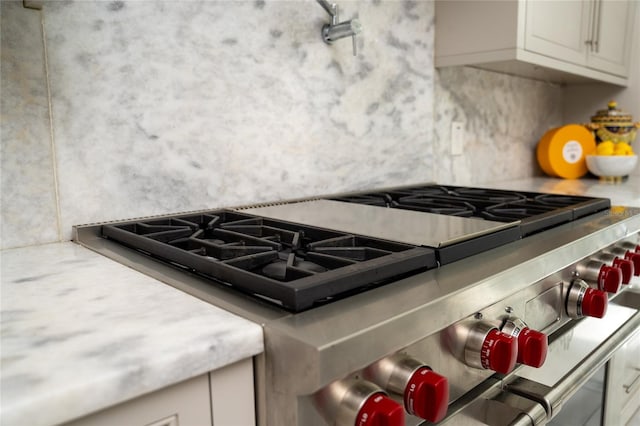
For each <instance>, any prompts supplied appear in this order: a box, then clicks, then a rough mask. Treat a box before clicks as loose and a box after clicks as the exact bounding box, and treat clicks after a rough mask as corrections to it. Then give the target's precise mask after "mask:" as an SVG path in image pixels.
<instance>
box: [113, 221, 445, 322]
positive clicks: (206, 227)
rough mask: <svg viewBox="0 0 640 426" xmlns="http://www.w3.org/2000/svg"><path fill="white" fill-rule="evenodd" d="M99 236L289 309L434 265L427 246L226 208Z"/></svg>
mask: <svg viewBox="0 0 640 426" xmlns="http://www.w3.org/2000/svg"><path fill="white" fill-rule="evenodd" d="M102 235H103V236H104V237H107V238H110V239H113V240H116V241H118V242H120V243H123V244H125V245H127V246H129V247H132V248H134V249H137V250H139V251H142V252H143V253H145V254H148V255H151V256H153V257H155V258H158V259H160V260H162V261H164V262H168V263H171V264H173V265H175V266H178V267H182V268H185V269H188V270H191V271H193V272H196V273H198V274H201V275H204V276H207V277H209V278H213V279H215V280H216V281H219V282H222V283H225V284H227V285H231V286H233V287H235V288H237V289H240V290H243V291H245V292H248V293H251V294H254V295H256V296H259V297H262V298H264V299H267V300H269V301H271V302H274V303H277V304H280V305H281V306H283V307H284V308H286V309H288V310H292V311H294V312H299V311H302V310H305V309H308V308H310V307H312V306H313V305H315V304H318V303H322V302H325V301H328V300H330V299H332V298H336V297H340V296H341V295H343V294H345V293H348V292H352V291H354V290H359V289H363V288H364V287H368V286H373V285H380V284H382V283H384V282H385V280H388V279H390V278H392V277H397V276H401V275H403V274H407V273H410V272H412V271H417V270H424V269H428V268H434V267H436V259H435V253H434V251H433V250H431V249H428V248H424V247H416V246H414V245H410V244H401V243H395V242H390V241H385V240H381V239H376V238H370V237H362V236H358V235H354V234H348V233H343V232H335V231H330V230H326V229H322V228H317V227H312V226H307V225H300V224H296V223H292V222H286V221H279V220H271V219H266V218H263V217H259V216H254V215H249V214H244V213H236V212H233V211H227V210H217V211H211V212H206V213H198V214H186V215H176V216H171V217H164V218H152V219H142V220H136V221H130V222H122V223H117V224H111V225H103V226H102Z"/></svg>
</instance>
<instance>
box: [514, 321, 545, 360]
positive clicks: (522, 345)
mask: <svg viewBox="0 0 640 426" xmlns="http://www.w3.org/2000/svg"><path fill="white" fill-rule="evenodd" d="M548 349H549V341H548V339H547V335H546V334H544V333H540V332H539V331H536V330H531V329H530V328H529V327H526V328H523V329H522V330H521V331H520V334H518V362H519V363H520V364H525V365H530V366H532V367H536V368H538V367H540V366H541V365H542V364H544V361H545V359H547V350H548Z"/></svg>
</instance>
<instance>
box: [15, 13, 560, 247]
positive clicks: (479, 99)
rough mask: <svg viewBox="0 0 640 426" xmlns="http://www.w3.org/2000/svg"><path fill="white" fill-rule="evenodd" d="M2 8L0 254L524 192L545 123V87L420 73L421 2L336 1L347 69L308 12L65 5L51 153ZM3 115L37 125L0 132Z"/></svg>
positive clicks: (56, 35) (555, 113)
mask: <svg viewBox="0 0 640 426" xmlns="http://www.w3.org/2000/svg"><path fill="white" fill-rule="evenodd" d="M12 4H13V6H11V5H12ZM19 6H20V2H2V13H3V15H2V16H3V22H2V24H3V25H2V43H3V46H2V48H3V49H2V55H3V56H2V57H3V61H2V66H3V73H2V78H3V79H2V84H3V86H2V89H3V97H2V101H3V103H2V105H3V107H2V114H3V121H2V133H3V134H2V137H3V144H2V154H3V157H2V184H3V185H2V202H3V203H2V223H3V225H2V232H3V235H2V247H3V248H7V247H15V246H21V245H30V244H37V243H44V242H49V241H52V240H60V239H62V240H68V239H70V238H71V229H72V226H73V225H76V224H82V223H90V222H96V221H108V220H115V219H124V218H131V217H138V216H146V215H155V214H163V213H171V212H181V211H188V210H195V209H204V208H217V207H223V206H232V205H239V204H246V203H256V202H260V201H275V200H279V199H290V198H296V197H304V196H314V195H321V194H327V193H335V192H339V191H349V190H357V189H370V188H373V187H380V186H391V185H398V184H408V183H416V182H424V181H431V180H436V181H438V182H441V183H447V184H482V183H486V182H491V181H494V180H504V179H505V178H507V179H508V178H519V177H527V176H532V175H535V174H537V173H539V170H538V169H537V165H536V164H535V156H534V155H533V152H534V149H535V145H536V143H537V140H538V139H539V137H540V135H541V134H542V133H543V132H544V130H545V129H547V128H549V127H553V126H556V125H559V124H561V107H560V105H561V102H562V89H561V88H560V87H558V86H554V85H548V84H545V83H541V82H537V81H532V80H527V79H522V78H518V77H511V76H506V75H500V74H495V73H491V72H487V71H482V70H477V69H473V68H462V67H456V68H446V69H441V70H435V69H434V68H433V37H434V28H433V22H434V7H433V2H432V1H419V2H408V1H402V2H400V1H380V0H371V1H344V4H341V6H342V9H341V17H342V19H350V18H352V17H358V18H359V19H360V21H361V22H362V25H363V27H364V31H363V34H362V36H361V37H358V39H357V40H358V49H359V52H358V56H357V57H356V58H354V57H353V56H352V51H351V40H350V39H345V40H339V41H337V42H336V43H335V44H334V45H332V46H328V45H325V44H324V43H323V42H322V41H321V40H320V35H319V32H320V28H321V27H322V25H323V24H324V23H325V22H327V15H326V13H325V11H324V10H323V9H322V8H321V7H320V6H319V5H318V4H317V3H316V2H315V1H312V0H307V1H261V0H257V1H234V2H230V1H206V0H203V1H188V2H152V1H77V2H73V1H64V2H47V3H46V5H45V8H44V11H43V12H42V13H43V17H44V19H43V20H44V29H45V35H46V37H45V41H46V45H47V53H48V55H47V57H48V65H49V80H50V84H51V107H52V108H51V114H52V117H53V126H52V128H53V135H54V142H55V144H53V143H52V141H51V138H50V136H49V119H48V107H47V105H46V101H47V97H46V79H45V75H44V65H43V57H44V50H43V45H42V43H40V44H41V46H40V48H39V49H40V50H38V49H36V48H35V47H34V48H31V47H29V48H19V49H18V48H14V47H12V46H14V44H15V43H25V42H29V43H31V44H37V41H38V37H40V38H41V37H42V33H41V32H38V31H41V30H38V28H37V27H34V28H35V30H34V31H31V30H29V31H27V29H29V28H30V26H29V25H31V26H33V25H39V24H38V22H37V21H38V19H39V18H36V19H35V20H34V21H33V22H31V23H30V24H27V23H25V22H22V21H20V19H18V20H15V19H14V18H13V16H14V15H18V14H24V13H25V9H21V8H20V7H19ZM26 12H28V13H33V14H34V15H33V16H35V15H37V14H39V13H40V12H34V11H26ZM9 15H11V18H10V19H9V18H5V17H7V16H9ZM36 30H37V31H36ZM23 33H28V35H26V36H25V34H23ZM12 43H13V44H12ZM5 46H8V47H6V48H5ZM25 52H29V56H28V57H25ZM11 64H13V65H11ZM9 66H20V67H22V68H25V67H26V69H28V70H30V71H29V72H27V71H24V70H21V71H20V72H13V73H8V72H7V73H5V68H7V67H9ZM7 69H8V68H7ZM33 71H38V72H37V73H32V72H33ZM9 76H11V79H9ZM5 88H7V89H6V91H5ZM5 93H7V94H8V95H7V96H5ZM11 93H13V94H14V96H13V98H11V97H10V94H11ZM36 99H37V101H36ZM14 101H15V102H18V103H19V102H22V103H26V104H29V105H30V104H34V105H37V108H23V109H28V111H29V113H28V114H27V113H25V114H14V115H9V113H10V112H11V111H12V109H11V107H9V105H11V106H13V103H14ZM16 110H17V109H16ZM34 111H37V113H35V112H34ZM454 119H455V120H459V121H463V122H464V123H465V126H466V128H465V141H464V143H465V151H464V153H463V155H461V156H456V157H452V156H451V155H450V143H449V138H450V134H449V133H450V125H451V121H452V120H454ZM20 129H22V130H20ZM25 129H28V131H26V130H25ZM52 146H55V158H56V161H55V162H54V161H53V158H54V157H53V153H52V150H51V147H52ZM52 164H53V166H52ZM54 166H55V167H54ZM54 171H55V172H56V173H57V177H58V180H57V182H56V180H55V179H54ZM56 189H57V191H56ZM23 212H29V214H33V212H37V215H39V216H38V217H37V218H36V219H37V220H35V221H32V220H31V218H30V217H28V216H26V215H23V214H22V213H23ZM31 223H37V224H38V227H36V228H34V232H32V233H31V234H30V235H27V236H23V235H22V234H21V233H20V232H22V231H23V230H24V229H28V227H29V225H30V224H31ZM58 223H60V226H58ZM19 231H20V232H19Z"/></svg>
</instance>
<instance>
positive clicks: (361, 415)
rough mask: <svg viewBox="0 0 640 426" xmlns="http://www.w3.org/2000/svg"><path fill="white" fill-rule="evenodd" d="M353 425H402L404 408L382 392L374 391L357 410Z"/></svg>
mask: <svg viewBox="0 0 640 426" xmlns="http://www.w3.org/2000/svg"><path fill="white" fill-rule="evenodd" d="M354 425H355V426H404V408H402V406H401V405H400V404H398V403H397V402H395V401H394V400H393V399H391V398H389V397H388V396H386V395H385V394H384V393H382V392H380V393H374V394H373V395H371V396H370V397H369V398H367V400H366V401H365V403H364V404H363V405H362V408H360V411H358V416H357V417H356V422H355V424H354Z"/></svg>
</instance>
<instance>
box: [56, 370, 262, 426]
mask: <svg viewBox="0 0 640 426" xmlns="http://www.w3.org/2000/svg"><path fill="white" fill-rule="evenodd" d="M254 401H255V398H254V389H253V361H252V359H250V358H249V359H245V360H242V361H239V362H236V363H234V364H231V365H228V366H226V367H223V368H221V369H219V370H216V371H213V372H211V373H209V374H203V375H201V376H198V377H195V378H192V379H189V380H186V381H184V382H181V383H177V384H175V385H172V386H169V387H167V388H164V389H161V390H158V391H155V392H152V393H150V394H147V395H143V396H140V397H138V398H135V399H132V400H130V401H126V402H123V403H121V404H118V405H116V406H113V407H110V408H107V409H104V410H102V411H99V412H97V413H94V414H90V415H88V416H86V417H82V418H80V419H78V420H74V421H72V422H70V423H65V426H114V425H122V426H207V425H210V426H254V425H255V402H254Z"/></svg>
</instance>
